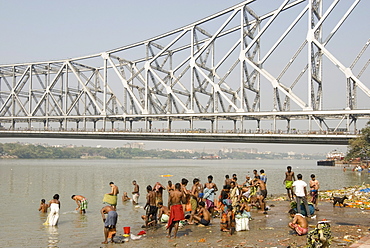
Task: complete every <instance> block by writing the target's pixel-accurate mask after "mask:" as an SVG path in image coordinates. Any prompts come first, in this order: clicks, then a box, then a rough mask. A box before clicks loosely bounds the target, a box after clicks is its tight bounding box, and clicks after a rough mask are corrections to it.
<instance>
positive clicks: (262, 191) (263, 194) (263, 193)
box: [261, 189, 267, 198]
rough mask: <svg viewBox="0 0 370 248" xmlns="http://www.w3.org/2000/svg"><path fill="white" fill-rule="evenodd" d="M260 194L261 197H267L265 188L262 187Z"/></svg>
mask: <svg viewBox="0 0 370 248" xmlns="http://www.w3.org/2000/svg"><path fill="white" fill-rule="evenodd" d="M261 195H262V196H263V198H266V197H267V190H266V189H262V190H261Z"/></svg>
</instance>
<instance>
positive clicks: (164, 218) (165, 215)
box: [158, 202, 170, 223]
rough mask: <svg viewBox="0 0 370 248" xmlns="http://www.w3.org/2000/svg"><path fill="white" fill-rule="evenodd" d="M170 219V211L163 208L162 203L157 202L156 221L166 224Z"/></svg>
mask: <svg viewBox="0 0 370 248" xmlns="http://www.w3.org/2000/svg"><path fill="white" fill-rule="evenodd" d="M169 217H170V210H169V209H168V207H166V206H163V202H158V220H159V221H160V222H162V223H167V222H168V219H169Z"/></svg>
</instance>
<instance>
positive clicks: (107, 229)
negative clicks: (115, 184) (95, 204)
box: [100, 206, 118, 244]
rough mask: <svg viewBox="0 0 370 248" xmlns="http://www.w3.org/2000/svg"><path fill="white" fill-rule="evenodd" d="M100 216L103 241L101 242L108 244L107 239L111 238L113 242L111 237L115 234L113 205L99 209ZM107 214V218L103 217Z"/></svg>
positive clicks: (115, 219) (116, 216) (115, 217)
mask: <svg viewBox="0 0 370 248" xmlns="http://www.w3.org/2000/svg"><path fill="white" fill-rule="evenodd" d="M100 213H101V216H102V218H103V222H104V238H105V239H104V242H102V244H108V239H109V238H110V239H111V242H112V243H113V237H114V236H115V235H116V225H117V218H118V215H117V212H116V209H115V208H113V206H105V207H103V208H102V209H101V210H100ZM105 214H107V218H106V217H105Z"/></svg>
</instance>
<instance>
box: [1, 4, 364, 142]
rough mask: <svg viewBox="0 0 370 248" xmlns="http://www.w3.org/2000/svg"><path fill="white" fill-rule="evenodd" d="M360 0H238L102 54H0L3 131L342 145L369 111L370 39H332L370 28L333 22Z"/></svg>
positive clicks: (349, 14)
mask: <svg viewBox="0 0 370 248" xmlns="http://www.w3.org/2000/svg"><path fill="white" fill-rule="evenodd" d="M360 5H361V3H360V0H345V1H340V0H331V1H329V0H279V1H266V0H247V1H244V2H242V3H240V4H237V5H235V6H233V7H230V8H228V9H226V10H223V11H220V12H219V13H217V14H214V15H211V16H209V17H206V18H204V19H202V20H199V21H197V22H194V23H192V24H190V25H187V26H185V27H181V28H178V29H176V30H173V31H171V32H168V33H165V34H162V35H159V36H156V37H154V38H150V39H147V40H144V41H142V42H138V43H135V44H131V45H127V46H123V47H120V48H117V49H114V50H109V51H105V52H102V53H99V54H94V55H90V56H84V57H79V58H73V59H65V60H58V61H46V62H37V63H23V64H12V65H1V66H0V123H1V126H0V137H49V138H53V137H54V138H76V139H79V138H102V139H139V140H180V141H189V140H192V141H221V142H265V143H266V142H269V143H273V142H276V143H312V144H347V143H348V139H350V138H353V137H355V136H356V134H357V133H358V131H359V129H360V128H359V127H358V126H357V122H358V121H359V120H360V121H361V120H364V122H366V121H367V120H368V119H369V117H370V108H369V97H370V90H369V76H367V75H368V74H367V75H366V73H368V72H367V70H366V69H367V66H368V65H369V63H370V62H369V61H370V60H369V54H368V51H367V47H368V45H369V43H370V42H369V40H365V41H360V42H362V43H361V44H360V46H358V45H359V44H358V43H356V42H353V43H351V44H347V45H343V44H342V45H341V43H340V41H341V40H342V39H343V37H348V36H350V37H357V35H358V34H359V33H360V32H365V33H366V32H367V33H368V31H369V30H358V29H356V28H354V27H351V26H350V27H349V28H348V27H347V30H349V31H346V32H345V33H344V34H343V32H342V33H341V28H342V26H345V24H346V23H347V22H349V21H352V23H353V22H356V18H357V17H358V13H357V12H355V11H356V9H357V8H361V6H360ZM261 6H263V7H261ZM353 12H355V13H353ZM363 13H364V12H363ZM168 21H171V20H168ZM350 25H353V24H350ZM356 32H357V33H356ZM343 35H344V36H343ZM367 39H368V38H367ZM350 40H352V41H355V40H356V39H350ZM338 42H339V43H338ZM332 43H334V45H331V44H332ZM338 44H339V45H338ZM356 45H357V48H356ZM355 49H357V50H355ZM354 51H355V52H354ZM344 55H345V56H344ZM324 64H325V68H328V69H325V70H324V66H323V65H324ZM324 72H325V73H324ZM365 77H366V78H365ZM365 80H367V81H365ZM324 96H325V97H324ZM325 100H326V101H325ZM204 123H206V124H204ZM224 126H225V128H224ZM303 130H305V131H303Z"/></svg>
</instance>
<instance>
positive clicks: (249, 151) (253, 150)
mask: <svg viewBox="0 0 370 248" xmlns="http://www.w3.org/2000/svg"><path fill="white" fill-rule="evenodd" d="M221 151H222V152H224V153H232V152H244V153H251V154H255V153H258V149H257V148H222V149H221Z"/></svg>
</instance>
